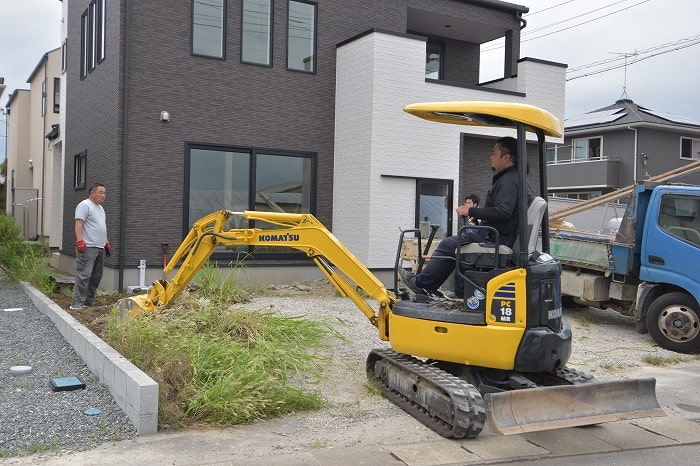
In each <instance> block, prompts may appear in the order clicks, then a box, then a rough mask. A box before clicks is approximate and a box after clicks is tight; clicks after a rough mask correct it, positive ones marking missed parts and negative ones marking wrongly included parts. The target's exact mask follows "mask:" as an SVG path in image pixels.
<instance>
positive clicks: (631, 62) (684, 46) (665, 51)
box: [566, 40, 700, 81]
mask: <svg viewBox="0 0 700 466" xmlns="http://www.w3.org/2000/svg"><path fill="white" fill-rule="evenodd" d="M698 44H700V40H697V41H695V42H693V43H690V44H685V45H682V46H679V47H675V48H672V49H670V50H664V51H662V52H659V53H654V54H651V55H649V56H646V57H641V58H637V59H636V60H633V61H630V62H626V63H622V64H618V65H615V66H610V67H608V68H605V69H602V70H597V71H591V72H590V73H586V74H582V75H579V76H574V77H573V78H567V79H566V81H573V80H574V79H579V78H585V77H586V76H593V75H596V74H600V73H604V72H606V71H612V70H616V69H618V68H622V67H623V66H628V65H634V64H635V63H639V62H640V61H644V60H648V59H649V58H653V57H657V56H659V55H664V54H666V53H670V52H676V51H678V50H682V49H685V48H688V47H692V46H694V45H698ZM618 59H620V58H618Z"/></svg>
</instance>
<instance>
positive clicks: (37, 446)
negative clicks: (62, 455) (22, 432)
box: [27, 443, 58, 454]
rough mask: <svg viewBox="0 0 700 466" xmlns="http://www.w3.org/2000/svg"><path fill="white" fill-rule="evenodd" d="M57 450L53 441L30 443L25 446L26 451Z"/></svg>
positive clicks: (31, 452) (32, 452)
mask: <svg viewBox="0 0 700 466" xmlns="http://www.w3.org/2000/svg"><path fill="white" fill-rule="evenodd" d="M54 450H58V446H57V445H56V444H55V443H32V444H31V445H29V446H28V447H27V453H30V454H34V453H43V452H47V451H54Z"/></svg>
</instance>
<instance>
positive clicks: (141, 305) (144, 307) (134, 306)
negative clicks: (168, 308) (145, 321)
mask: <svg viewBox="0 0 700 466" xmlns="http://www.w3.org/2000/svg"><path fill="white" fill-rule="evenodd" d="M152 308H153V303H151V301H150V300H149V299H148V295H146V294H141V295H136V296H129V297H128V298H122V299H120V300H119V302H117V309H118V311H119V319H120V320H131V319H134V318H135V317H136V316H138V315H139V314H141V313H143V312H145V311H148V310H151V309H152Z"/></svg>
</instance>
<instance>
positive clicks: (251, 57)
mask: <svg viewBox="0 0 700 466" xmlns="http://www.w3.org/2000/svg"><path fill="white" fill-rule="evenodd" d="M242 4H243V5H242V9H243V16H242V17H241V61H242V62H244V63H254V64H256V65H267V66H270V65H271V64H272V50H271V46H272V0H242Z"/></svg>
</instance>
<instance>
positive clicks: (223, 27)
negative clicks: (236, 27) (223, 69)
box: [190, 0, 228, 60]
mask: <svg viewBox="0 0 700 466" xmlns="http://www.w3.org/2000/svg"><path fill="white" fill-rule="evenodd" d="M198 1H199V0H192V2H191V4H190V6H191V8H190V11H191V14H190V19H191V21H190V55H192V56H195V57H202V58H210V59H212V60H226V36H227V30H226V29H227V28H226V23H227V14H226V10H227V8H228V7H227V3H228V0H221V2H222V5H221V10H222V16H223V17H222V18H221V56H216V55H206V54H204V53H197V52H195V51H194V40H195V37H194V27H195V23H194V8H195V6H194V5H195V3H197V2H198Z"/></svg>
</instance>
